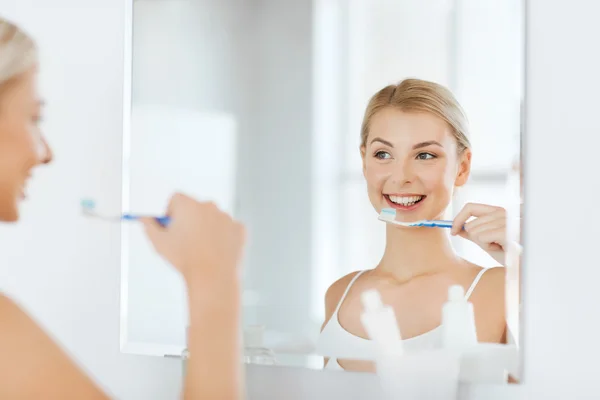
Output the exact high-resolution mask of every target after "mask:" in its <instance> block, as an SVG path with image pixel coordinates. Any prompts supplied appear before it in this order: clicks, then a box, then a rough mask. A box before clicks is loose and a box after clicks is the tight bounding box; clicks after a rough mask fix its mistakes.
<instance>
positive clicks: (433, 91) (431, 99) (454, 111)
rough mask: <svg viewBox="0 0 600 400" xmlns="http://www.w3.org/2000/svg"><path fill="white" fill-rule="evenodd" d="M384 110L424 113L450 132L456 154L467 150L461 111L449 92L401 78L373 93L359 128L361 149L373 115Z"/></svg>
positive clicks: (467, 133) (415, 80)
mask: <svg viewBox="0 0 600 400" xmlns="http://www.w3.org/2000/svg"><path fill="white" fill-rule="evenodd" d="M385 108H395V109H399V110H402V111H408V112H411V111H412V112H426V113H429V114H433V115H435V116H436V117H438V118H440V119H442V120H444V121H445V122H446V123H447V124H448V126H449V127H450V128H451V129H452V134H453V135H454V137H455V138H456V142H457V144H458V146H457V147H458V153H459V154H460V153H462V152H463V151H464V150H465V149H468V148H471V143H470V141H469V132H468V123H467V117H466V115H465V112H464V111H463V109H462V107H461V106H460V104H459V103H458V101H457V100H456V98H455V97H454V95H453V94H452V92H450V90H448V89H447V88H445V87H444V86H442V85H439V84H437V83H434V82H428V81H424V80H420V79H405V80H403V81H402V82H400V83H398V84H397V85H389V86H386V87H384V88H383V89H381V90H380V91H379V92H377V93H375V95H373V97H371V100H369V104H368V105H367V109H366V111H365V116H364V119H363V123H362V129H361V135H360V136H361V140H360V142H361V147H363V146H366V143H367V138H368V137H369V129H370V125H371V120H372V119H373V116H374V115H375V114H377V113H378V112H379V111H381V110H383V109H385Z"/></svg>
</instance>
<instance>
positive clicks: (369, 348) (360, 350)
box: [317, 268, 490, 370]
mask: <svg viewBox="0 0 600 400" xmlns="http://www.w3.org/2000/svg"><path fill="white" fill-rule="evenodd" d="M488 269H490V268H483V269H482V270H481V271H479V273H478V274H477V276H476V277H475V279H474V280H473V283H471V286H470V287H469V289H468V290H467V292H466V293H465V299H466V300H468V299H469V297H470V296H471V293H473V290H474V289H475V287H476V286H477V283H478V282H479V280H480V279H481V277H482V276H483V274H484V273H485V272H486V271H487V270H488ZM364 272H365V271H360V272H359V273H358V274H356V276H354V278H352V280H351V281H350V283H349V284H348V287H347V288H346V291H345V292H344V294H343V295H342V298H341V299H340V302H339V303H338V305H337V307H336V309H335V311H334V313H333V315H332V316H331V318H330V319H329V321H327V324H326V325H325V327H324V328H323V331H322V332H321V335H320V336H319V339H318V341H317V352H318V354H327V355H329V354H344V355H346V354H347V355H348V356H347V358H348V359H356V360H372V359H373V355H374V354H375V348H374V345H373V343H372V342H371V341H370V340H368V339H363V338H361V337H359V336H355V335H353V334H351V333H350V332H348V331H347V330H345V329H344V328H342V326H341V325H340V321H339V319H338V311H339V309H340V307H341V305H342V303H343V302H344V299H345V298H346V295H348V292H349V291H350V288H351V287H352V285H353V284H354V282H356V280H357V279H358V278H359V277H360V276H361V275H362V274H363V273H364ZM440 328H441V326H438V327H436V328H434V329H432V330H430V331H428V332H425V333H423V334H421V335H418V336H415V337H412V338H409V339H403V340H402V345H403V347H404V349H405V350H406V351H411V352H412V351H422V350H429V349H434V348H439V346H441V329H440ZM325 369H327V370H343V368H342V367H341V366H340V364H339V363H338V361H337V358H335V357H332V358H330V359H329V361H328V362H327V365H326V366H325Z"/></svg>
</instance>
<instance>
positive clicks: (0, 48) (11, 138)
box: [0, 18, 52, 222]
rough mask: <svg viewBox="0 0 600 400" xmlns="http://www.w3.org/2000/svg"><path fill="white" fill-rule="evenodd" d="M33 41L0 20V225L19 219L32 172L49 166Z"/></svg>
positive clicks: (17, 29) (50, 157)
mask: <svg viewBox="0 0 600 400" xmlns="http://www.w3.org/2000/svg"><path fill="white" fill-rule="evenodd" d="M40 108H41V102H40V99H39V96H38V89H37V50H36V46H35V43H34V42H33V40H32V39H31V38H30V37H29V36H28V35H27V34H25V33H24V32H23V31H22V30H20V29H19V28H18V27H17V26H15V25H14V24H12V23H11V22H9V21H7V20H5V19H2V18H0V221H5V222H12V221H16V220H17V219H18V218H19V203H20V201H21V200H22V199H24V198H25V186H26V182H27V179H28V178H29V176H30V175H31V171H32V169H33V168H34V167H35V166H37V165H39V164H45V163H48V162H50V160H51V159H52V154H51V152H50V149H49V147H48V145H47V143H46V141H45V140H44V138H43V137H42V134H41V132H40V130H39V127H38V123H39V121H40V113H41V109H40Z"/></svg>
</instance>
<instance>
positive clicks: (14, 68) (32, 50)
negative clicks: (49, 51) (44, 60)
mask: <svg viewBox="0 0 600 400" xmlns="http://www.w3.org/2000/svg"><path fill="white" fill-rule="evenodd" d="M37 62H38V52H37V47H36V45H35V42H34V41H33V39H32V38H31V37H30V36H29V35H28V34H27V33H25V32H24V31H23V30H21V29H20V28H19V27H18V26H16V25H15V24H14V23H12V22H10V21H8V20H6V19H4V18H2V17H0V91H1V90H2V89H3V88H4V87H5V86H6V85H8V84H9V83H10V82H12V81H13V80H14V79H16V78H18V77H19V76H21V74H24V73H25V72H27V71H28V70H29V69H31V68H33V67H35V66H36V65H37Z"/></svg>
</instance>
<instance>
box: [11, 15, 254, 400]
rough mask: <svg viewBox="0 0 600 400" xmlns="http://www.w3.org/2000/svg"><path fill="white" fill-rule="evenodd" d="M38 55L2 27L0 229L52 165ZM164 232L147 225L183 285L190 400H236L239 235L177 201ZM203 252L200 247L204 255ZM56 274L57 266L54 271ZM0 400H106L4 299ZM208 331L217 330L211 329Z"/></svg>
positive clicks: (209, 211) (15, 31) (208, 208)
mask: <svg viewBox="0 0 600 400" xmlns="http://www.w3.org/2000/svg"><path fill="white" fill-rule="evenodd" d="M37 69H38V62H37V51H36V48H35V44H34V42H33V41H32V40H31V38H30V37H28V36H27V35H26V34H25V33H24V32H23V31H22V30H20V29H19V28H18V27H16V26H15V25H13V24H12V23H10V22H8V21H6V20H4V19H2V18H0V221H2V222H15V221H17V220H18V219H19V203H20V201H21V199H23V198H24V197H25V194H24V193H25V185H26V181H27V179H28V177H29V176H30V174H31V171H32V170H33V169H34V168H35V167H37V166H39V165H42V164H47V163H49V162H51V160H52V153H51V152H50V148H49V147H48V145H47V143H46V141H45V140H44V138H43V136H42V134H41V132H40V130H39V127H38V122H39V120H40V115H41V111H42V110H41V102H40V98H39V96H38V92H37V85H36V77H37ZM168 214H169V215H170V216H171V218H172V223H171V225H170V226H169V228H168V229H162V228H161V227H160V226H157V225H156V224H155V223H154V221H153V220H149V221H144V224H145V226H146V231H147V233H148V236H149V238H150V240H151V241H152V242H153V244H154V246H155V248H156V249H157V251H158V252H159V253H160V254H161V255H162V256H163V257H165V258H166V259H167V260H168V261H170V262H171V263H172V264H173V265H174V266H175V268H177V269H178V270H179V271H180V272H181V273H182V275H183V277H184V278H185V282H186V283H187V289H188V298H189V305H190V321H191V326H190V345H189V348H190V353H191V355H192V356H191V358H190V362H189V368H188V374H187V378H186V382H185V388H184V397H185V398H189V399H236V398H238V397H239V394H240V381H239V372H240V371H239V365H240V362H239V357H238V353H237V350H238V348H239V346H238V343H239V338H238V332H239V327H238V321H239V312H240V311H239V310H240V305H239V285H238V273H237V271H236V266H237V264H238V260H239V257H240V254H241V251H242V247H243V244H244V240H245V239H244V232H243V227H242V226H241V225H239V224H238V223H237V222H235V221H233V220H232V219H231V218H230V217H229V216H227V215H226V214H223V213H222V212H220V211H219V210H218V209H217V208H216V207H215V206H213V205H211V204H202V203H198V202H196V201H194V200H193V199H190V198H189V197H186V196H183V195H175V196H173V198H172V200H171V203H170V206H169V210H168ZM199 244H201V245H200V246H199ZM50 266H51V263H50ZM0 321H1V322H0V324H1V328H0V355H1V356H0V399H23V400H26V399H32V400H33V399H35V400H38V399H48V400H50V399H62V400H64V399H86V400H92V399H106V398H108V396H107V395H105V394H104V393H102V391H101V390H100V389H99V388H98V387H97V386H96V385H95V384H94V382H92V380H91V379H89V378H88V377H87V376H86V375H85V374H84V373H83V372H82V371H81V369H79V367H78V366H77V365H76V364H75V363H74V362H73V361H71V360H70V359H69V357H68V356H67V355H66V354H65V353H64V352H63V350H61V348H60V347H59V346H57V345H56V344H55V343H54V342H53V341H52V339H50V338H49V337H48V336H47V335H46V333H44V332H43V331H42V330H41V329H40V328H39V327H38V325H37V324H36V323H35V322H34V321H33V320H32V319H31V318H30V317H29V316H28V315H27V314H26V313H25V312H24V311H23V310H22V309H21V308H19V306H18V305H17V304H15V303H14V302H13V301H11V300H10V299H8V298H6V297H4V296H2V295H1V293H0ZM206 321H211V323H210V324H206V323H205V322H206Z"/></svg>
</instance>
